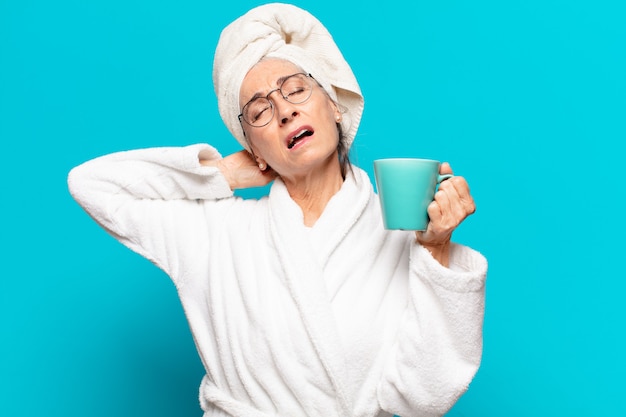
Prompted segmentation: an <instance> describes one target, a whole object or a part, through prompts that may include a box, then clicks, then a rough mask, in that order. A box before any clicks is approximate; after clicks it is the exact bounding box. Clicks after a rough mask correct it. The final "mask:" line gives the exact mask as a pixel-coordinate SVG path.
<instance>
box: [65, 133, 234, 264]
mask: <svg viewBox="0 0 626 417" xmlns="http://www.w3.org/2000/svg"><path fill="white" fill-rule="evenodd" d="M220 159H221V156H220V154H219V153H218V152H217V151H216V150H215V149H214V148H212V147H210V146H208V145H192V146H187V147H179V148H177V147H171V148H151V149H140V150H133V151H127V152H119V153H114V154H110V155H106V156H102V157H99V158H96V159H93V160H91V161H88V162H85V163H84V164H82V165H79V166H78V167H76V168H74V169H73V170H72V171H71V172H70V174H69V176H68V185H69V189H70V193H71V194H72V196H73V197H74V198H75V199H76V201H77V202H78V203H79V204H80V205H81V206H82V207H83V208H84V209H85V211H87V213H89V215H90V216H91V217H93V218H94V220H95V221H96V222H97V223H98V224H100V225H101V226H102V227H103V228H104V229H105V230H107V231H108V232H109V233H110V234H112V235H113V236H114V237H115V238H116V239H118V240H119V241H120V242H122V243H123V244H125V245H126V246H128V247H129V248H131V249H132V250H134V251H136V252H138V253H140V254H141V255H142V256H145V257H146V258H148V259H150V260H151V261H153V262H154V263H155V264H157V265H158V266H159V267H160V268H162V269H163V270H165V271H166V272H168V273H170V272H174V275H176V273H175V272H176V271H173V269H175V268H176V267H177V265H179V262H178V261H179V259H178V256H179V254H180V252H181V251H179V250H178V248H179V247H180V246H182V245H186V246H187V247H203V246H206V245H207V244H208V243H207V242H206V234H207V224H206V221H207V220H206V218H207V214H209V215H210V214H211V213H212V212H213V214H215V215H219V210H220V209H219V207H218V206H219V205H218V204H213V205H211V207H207V206H206V205H205V204H204V203H203V202H204V201H206V200H211V201H213V202H216V201H217V200H220V199H224V198H226V197H231V196H232V190H231V188H230V186H229V184H228V182H227V181H226V179H225V177H224V175H223V174H222V172H221V171H220V170H219V169H218V168H217V167H216V166H204V165H203V164H201V163H200V161H201V160H203V161H205V162H208V161H219V160H220ZM213 206H215V207H213ZM205 249H207V248H206V247H205ZM170 275H172V274H170Z"/></svg>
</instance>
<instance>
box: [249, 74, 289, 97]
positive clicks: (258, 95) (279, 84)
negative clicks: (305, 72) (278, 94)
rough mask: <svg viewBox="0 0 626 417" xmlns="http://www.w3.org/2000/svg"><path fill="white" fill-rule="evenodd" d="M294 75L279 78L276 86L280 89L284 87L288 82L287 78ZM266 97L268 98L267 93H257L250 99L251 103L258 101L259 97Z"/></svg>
mask: <svg viewBox="0 0 626 417" xmlns="http://www.w3.org/2000/svg"><path fill="white" fill-rule="evenodd" d="M292 75H294V74H289V75H283V76H282V77H278V78H277V79H276V86H277V87H278V86H282V85H283V83H284V82H285V80H286V79H287V78H289V77H291V76H292ZM265 96H266V94H265V93H263V92H260V91H257V92H256V93H254V94H253V95H252V97H250V100H249V101H252V100H254V99H257V98H259V97H265Z"/></svg>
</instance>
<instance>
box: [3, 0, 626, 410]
mask: <svg viewBox="0 0 626 417" xmlns="http://www.w3.org/2000/svg"><path fill="white" fill-rule="evenodd" d="M258 4H260V3H259V2H253V1H237V2H214V1H208V0H204V1H200V0H182V1H173V0H170V1H165V0H164V1H148V0H124V1H121V0H92V1H79V0H58V1H43V0H13V1H11V0H0V139H1V140H0V144H1V148H0V152H1V155H2V158H1V162H0V169H1V170H2V172H1V178H2V205H1V210H2V216H1V217H0V221H1V222H2V223H1V226H2V232H1V241H2V252H1V253H2V265H3V268H2V272H1V274H2V275H1V281H0V282H1V287H0V325H1V330H0V337H1V339H0V415H1V416H7V417H9V416H10V417H18V416H40V415H45V416H51V417H57V416H58V417H74V416H91V417H97V416H103V417H104V416H106V417H111V416H116V417H117V416H120V417H123V416H133V417H136V416H143V415H150V416H153V417H161V416H171V417H179V416H200V415H201V411H200V409H199V406H198V401H197V389H198V385H199V383H200V379H201V377H202V374H203V373H202V367H201V364H200V362H199V360H198V357H197V354H196V352H195V348H194V345H193V341H192V337H191V335H190V333H189V330H188V328H187V325H186V322H185V318H184V315H183V312H182V308H181V307H180V305H179V302H178V299H177V297H176V293H175V290H174V286H173V285H172V284H171V283H170V281H169V280H168V278H167V277H166V276H165V275H164V274H163V273H162V272H161V271H159V270H158V269H157V268H156V267H154V266H152V265H151V264H150V263H149V262H148V261H146V260H144V259H143V258H141V257H139V256H138V255H136V254H134V253H132V252H130V251H129V250H127V249H125V248H124V247H122V246H121V245H120V244H118V243H117V242H116V241H115V240H114V239H113V238H111V237H109V236H108V235H106V234H105V233H104V232H103V231H102V230H101V229H99V228H98V226H96V224H95V223H94V222H92V221H91V220H90V219H89V217H88V216H87V215H86V214H85V213H84V212H83V211H82V210H81V209H80V208H79V207H78V205H76V204H75V203H74V202H73V200H72V199H71V198H70V196H69V194H68V192H67V186H66V175H67V173H68V171H69V170H70V169H71V167H73V166H75V165H77V164H79V163H81V162H83V161H85V160H87V159H90V158H93V157H96V156H98V155H101V154H104V153H108V152H113V151H118V150H124V149H130V148H139V147H148V146H166V145H167V146H171V145H174V146H177V145H186V144H190V143H196V142H208V143H211V144H214V145H215V146H217V147H218V148H219V149H220V151H221V152H222V153H223V154H227V153H230V152H233V151H236V150H238V145H237V144H236V142H235V141H234V140H233V139H232V138H231V137H230V136H229V134H228V132H227V130H226V128H225V127H224V126H223V124H222V122H221V120H220V119H219V116H218V112H217V107H216V100H215V95H214V93H213V88H212V81H211V66H212V58H213V52H214V48H215V45H216V43H217V39H218V36H219V33H220V31H221V29H222V28H223V27H224V26H225V25H226V24H227V23H229V22H230V21H232V20H233V19H234V18H236V17H238V16H239V15H241V14H243V13H244V12H245V11H246V10H248V9H249V8H250V7H252V6H255V5H258ZM296 4H297V5H299V6H302V7H304V8H306V9H308V10H310V11H311V12H312V13H313V14H315V15H316V16H317V17H318V18H319V19H320V20H322V22H324V24H325V25H326V26H327V27H328V29H329V30H330V32H331V33H333V35H334V37H335V40H336V41H337V43H338V44H339V46H340V48H341V49H342V50H343V52H344V54H345V56H346V58H347V60H348V62H350V64H351V65H352V67H353V70H354V72H355V74H356V75H357V77H358V79H359V81H360V83H361V87H362V90H363V93H364V95H365V98H366V107H365V113H364V117H363V121H362V124H361V127H360V130H359V134H358V136H357V139H356V141H355V143H354V147H353V152H352V159H353V161H354V162H356V163H357V164H358V165H360V166H362V167H364V168H365V169H367V170H368V171H369V172H370V173H371V172H372V169H371V164H372V160H373V159H375V158H379V157H389V156H418V157H427V158H436V159H441V160H446V161H449V162H450V163H451V165H452V167H453V169H454V170H455V172H456V173H457V174H459V175H463V176H465V177H466V178H467V179H468V181H469V183H470V185H471V187H472V191H473V194H474V196H475V199H476V202H477V205H478V210H477V212H476V214H475V215H473V216H471V217H470V218H469V219H468V220H467V221H466V222H465V223H464V224H463V225H462V226H461V227H460V228H459V229H458V230H457V231H456V232H455V236H454V238H455V240H456V241H458V242H461V243H464V244H467V245H470V246H472V247H474V248H476V249H477V250H479V251H481V252H483V253H484V254H485V255H486V256H487V258H488V260H489V262H490V270H489V276H488V285H487V309H486V319H485V332H484V340H485V348H484V356H483V363H482V366H481V368H480V370H479V372H478V374H477V376H476V378H475V380H474V381H473V383H472V385H471V386H470V389H469V391H468V392H467V394H465V395H464V396H463V397H462V398H461V400H460V401H459V403H458V404H457V405H456V406H455V407H454V409H453V410H452V411H451V412H450V413H449V416H463V417H470V416H480V417H500V416H506V417H518V416H519V417H522V416H524V417H526V416H533V417H542V416H568V417H569V416H618V415H620V416H622V415H626V405H625V404H624V402H623V401H622V398H623V394H624V374H625V373H626V360H625V359H624V352H625V351H626V343H625V342H624V340H623V333H624V319H625V318H626V313H625V311H624V301H623V300H624V290H625V289H626V285H625V284H624V281H625V278H626V274H624V272H623V263H624V262H623V256H624V254H623V253H624V244H623V243H622V242H623V236H624V232H625V231H626V230H625V225H624V213H625V212H626V207H625V204H624V200H623V198H622V194H623V193H624V186H623V179H622V174H621V172H620V171H621V170H622V169H623V163H622V161H623V159H624V156H625V155H624V151H623V146H622V144H623V142H624V141H625V140H626V127H625V126H626V123H625V120H626V23H625V22H626V8H625V7H624V4H625V3H624V2H622V1H619V0H614V1H608V0H593V1H592V0H587V1H577V0H571V1H565V0H561V1H558V0H526V1H522V0H511V1H495V0H491V1H490V0H476V1H460V0H458V1H452V0H444V1H437V2H434V1H432V2H425V1H417V2H409V1H394V0H387V1H384V2H382V1H378V2H371V3H367V2H362V1H353V0H349V1H336V0H333V1H328V0H324V1H319V0H318V1H304V0H303V1H297V2H296ZM261 192H263V190H253V191H251V192H250V196H254V195H258V193H261ZM406 417H409V416H406Z"/></svg>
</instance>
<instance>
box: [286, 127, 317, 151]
mask: <svg viewBox="0 0 626 417" xmlns="http://www.w3.org/2000/svg"><path fill="white" fill-rule="evenodd" d="M312 134H313V131H312V130H309V129H302V130H301V131H299V132H298V133H297V134H295V135H294V136H292V137H291V139H290V140H289V143H287V148H289V149H291V148H293V147H294V146H296V143H298V142H299V141H301V140H302V139H304V138H306V137H307V136H311V135H312Z"/></svg>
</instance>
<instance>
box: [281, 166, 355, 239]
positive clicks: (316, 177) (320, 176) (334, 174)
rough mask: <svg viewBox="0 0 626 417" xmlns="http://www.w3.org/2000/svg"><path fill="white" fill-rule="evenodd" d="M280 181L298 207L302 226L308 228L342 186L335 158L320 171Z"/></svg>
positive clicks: (339, 170)
mask: <svg viewBox="0 0 626 417" xmlns="http://www.w3.org/2000/svg"><path fill="white" fill-rule="evenodd" d="M282 179H283V181H284V183H285V185H286V187H287V191H288V192H289V195H290V196H291V198H292V199H293V200H294V201H295V202H296V204H298V206H300V209H301V210H302V214H303V216H304V224H305V225H306V226H308V227H311V226H313V225H314V224H315V222H316V221H317V219H319V218H320V216H321V215H322V213H323V212H324V209H325V208H326V204H328V202H329V201H330V199H331V198H332V197H333V196H334V195H335V194H336V193H337V192H338V191H339V189H340V188H341V185H342V184H343V177H342V176H341V169H340V167H339V162H338V160H337V159H336V158H335V159H334V161H331V162H330V163H329V164H328V165H326V166H325V167H323V168H321V169H315V170H311V171H309V172H307V173H306V174H303V175H301V176H293V177H289V178H285V177H283V178H282Z"/></svg>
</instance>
